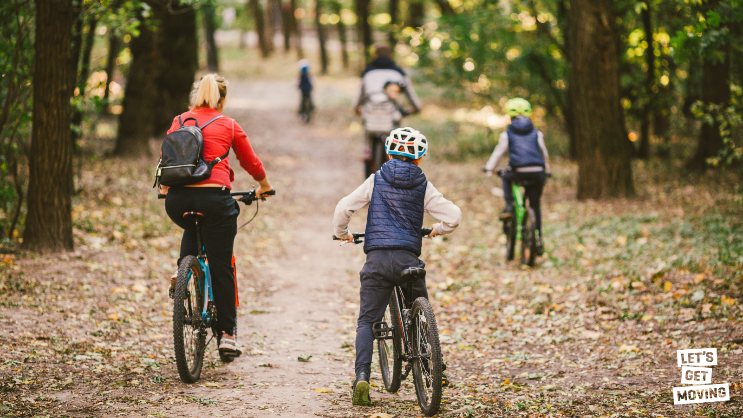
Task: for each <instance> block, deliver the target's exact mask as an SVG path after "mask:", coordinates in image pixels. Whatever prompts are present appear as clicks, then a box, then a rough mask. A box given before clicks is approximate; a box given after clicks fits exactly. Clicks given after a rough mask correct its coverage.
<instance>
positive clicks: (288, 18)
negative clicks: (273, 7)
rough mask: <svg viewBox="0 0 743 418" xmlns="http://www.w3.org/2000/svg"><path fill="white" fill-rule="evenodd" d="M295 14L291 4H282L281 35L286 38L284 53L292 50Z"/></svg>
mask: <svg viewBox="0 0 743 418" xmlns="http://www.w3.org/2000/svg"><path fill="white" fill-rule="evenodd" d="M293 13H294V12H293V11H292V5H291V4H290V3H281V34H282V36H283V38H284V52H289V51H290V50H291V48H292V32H293V31H292V20H293V16H292V14H293Z"/></svg>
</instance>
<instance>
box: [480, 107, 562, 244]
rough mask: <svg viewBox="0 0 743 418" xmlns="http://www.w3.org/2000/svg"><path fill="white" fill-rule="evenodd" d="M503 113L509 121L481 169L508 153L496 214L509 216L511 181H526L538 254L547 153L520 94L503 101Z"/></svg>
mask: <svg viewBox="0 0 743 418" xmlns="http://www.w3.org/2000/svg"><path fill="white" fill-rule="evenodd" d="M506 114H508V116H510V117H511V124H510V125H508V128H507V129H506V130H505V131H503V132H502V133H501V135H500V138H499V140H498V145H497V146H496V147H495V150H494V151H493V154H492V155H491V156H490V159H489V160H488V162H487V164H485V168H484V170H483V171H485V172H487V173H491V172H492V171H493V169H495V168H496V167H497V166H498V163H499V162H500V160H501V159H502V158H503V156H504V155H505V154H506V153H508V157H509V162H508V167H507V168H506V170H505V171H504V172H503V173H502V175H501V178H502V180H503V197H504V198H505V200H506V207H505V208H504V209H503V212H502V213H501V215H500V218H501V219H507V218H509V217H512V216H513V213H514V208H513V193H512V191H511V190H512V189H511V185H512V183H513V182H519V181H527V182H529V185H527V186H526V187H525V189H526V198H527V199H528V200H529V207H530V208H532V209H533V210H534V213H535V215H536V226H537V230H538V231H539V238H538V242H537V253H538V254H541V253H542V251H543V249H544V243H543V241H542V213H541V210H540V204H539V201H540V199H541V197H542V189H543V188H544V182H545V180H546V173H547V172H549V154H548V153H547V147H546V146H545V145H544V134H543V133H542V131H540V130H538V129H536V128H534V124H532V121H531V119H530V118H529V117H530V116H531V104H530V103H529V102H528V101H526V100H525V99H522V98H520V97H516V98H513V99H510V100H508V101H507V102H506Z"/></svg>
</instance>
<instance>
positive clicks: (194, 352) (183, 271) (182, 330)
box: [173, 255, 206, 383]
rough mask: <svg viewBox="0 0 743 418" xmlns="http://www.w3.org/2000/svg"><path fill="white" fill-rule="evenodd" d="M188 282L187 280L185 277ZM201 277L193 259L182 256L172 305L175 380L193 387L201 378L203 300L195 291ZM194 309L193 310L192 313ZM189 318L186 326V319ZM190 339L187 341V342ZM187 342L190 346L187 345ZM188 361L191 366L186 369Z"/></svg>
mask: <svg viewBox="0 0 743 418" xmlns="http://www.w3.org/2000/svg"><path fill="white" fill-rule="evenodd" d="M189 272H191V273H192V279H191V280H189V279H188V273H189ZM203 277H204V274H203V272H202V271H201V266H200V265H199V263H198V260H197V259H196V257H194V256H191V255H190V256H186V257H185V258H184V259H183V260H181V263H180V265H179V266H178V278H177V280H176V285H175V297H174V301H173V346H174V349H175V350H174V351H175V363H176V366H177V367H178V376H180V378H181V380H182V381H183V382H184V383H194V382H196V381H198V380H199V377H200V376H201V367H202V364H203V361H204V345H205V343H206V341H205V340H206V336H205V335H204V333H202V332H201V329H200V328H201V310H200V307H203V300H202V299H203V298H202V297H201V292H200V291H199V288H200V284H201V282H202V280H203ZM194 308H195V309H194ZM187 317H189V318H190V321H188V322H190V324H188V323H187V321H186V318H187ZM188 336H190V338H188ZM188 340H190V343H188ZM189 360H191V362H190V363H191V364H190V365H189Z"/></svg>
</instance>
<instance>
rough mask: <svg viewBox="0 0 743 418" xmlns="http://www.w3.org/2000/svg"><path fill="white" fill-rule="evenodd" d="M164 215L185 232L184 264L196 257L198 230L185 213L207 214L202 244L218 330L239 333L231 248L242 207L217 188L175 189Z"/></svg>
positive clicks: (182, 242)
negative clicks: (206, 261)
mask: <svg viewBox="0 0 743 418" xmlns="http://www.w3.org/2000/svg"><path fill="white" fill-rule="evenodd" d="M165 211H166V212H167V213H168V216H169V217H170V219H172V220H173V222H175V224H176V225H178V226H180V227H181V228H183V238H182V239H181V258H179V259H178V264H179V265H180V262H181V260H182V259H183V258H184V257H185V256H187V255H196V253H197V245H196V227H195V226H194V224H193V223H192V222H187V221H186V220H185V219H184V218H183V214H184V213H185V212H191V211H194V212H200V213H203V214H204V222H203V224H202V228H201V241H202V243H203V244H204V247H205V248H206V255H207V257H208V258H209V271H210V272H211V275H212V285H213V286H214V304H215V306H216V308H217V329H218V330H220V331H224V332H226V333H228V334H230V335H234V334H235V332H236V331H237V309H236V307H235V301H236V296H235V276H234V273H233V270H232V248H233V245H234V243H235V234H236V233H237V215H239V214H240V207H239V206H238V203H237V201H236V200H235V199H233V198H232V197H231V196H230V191H229V189H227V188H225V189H222V188H218V187H174V188H170V190H168V197H167V198H166V199H165Z"/></svg>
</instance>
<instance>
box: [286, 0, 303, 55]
mask: <svg viewBox="0 0 743 418" xmlns="http://www.w3.org/2000/svg"><path fill="white" fill-rule="evenodd" d="M289 4H290V5H291V7H292V14H291V19H292V31H293V32H294V42H296V48H297V56H298V57H299V58H303V57H304V50H303V49H302V26H301V25H300V23H299V20H298V19H297V0H289Z"/></svg>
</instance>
